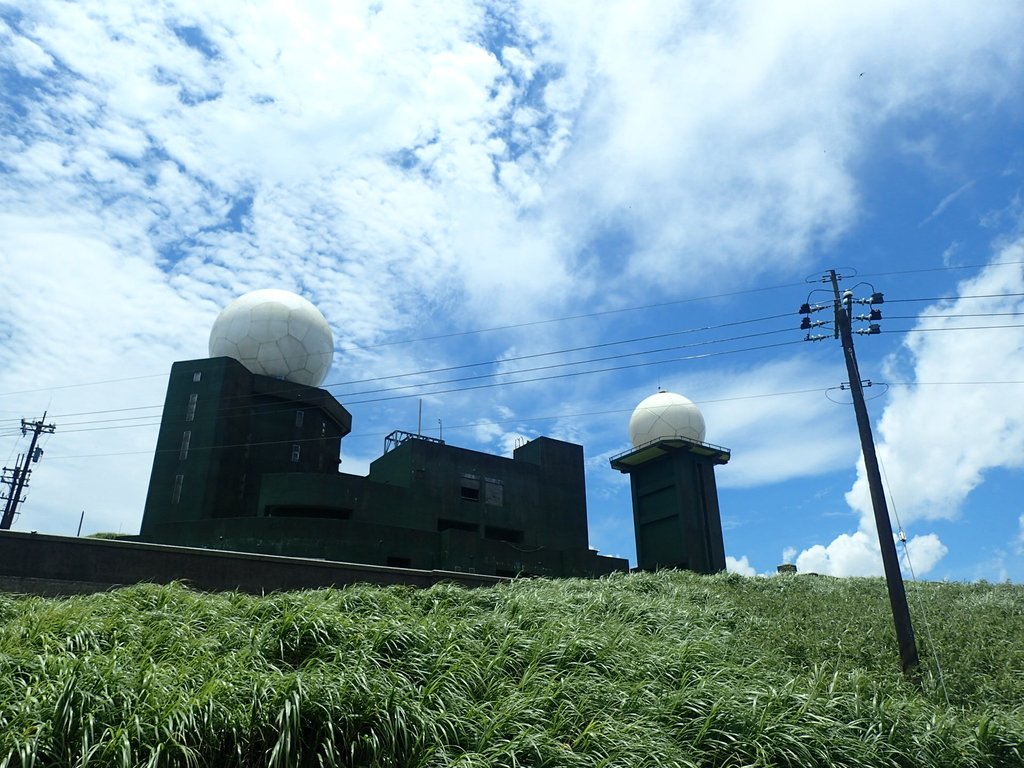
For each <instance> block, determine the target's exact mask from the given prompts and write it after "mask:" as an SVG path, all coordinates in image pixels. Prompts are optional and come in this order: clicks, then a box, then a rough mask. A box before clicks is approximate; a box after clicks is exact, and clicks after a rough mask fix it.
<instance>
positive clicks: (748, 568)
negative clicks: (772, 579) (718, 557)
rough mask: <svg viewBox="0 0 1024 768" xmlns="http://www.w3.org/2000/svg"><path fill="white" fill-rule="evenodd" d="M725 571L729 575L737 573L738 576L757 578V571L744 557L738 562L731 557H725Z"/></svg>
mask: <svg viewBox="0 0 1024 768" xmlns="http://www.w3.org/2000/svg"><path fill="white" fill-rule="evenodd" d="M725 570H727V571H728V572H729V573H738V574H739V575H740V576H757V569H756V568H754V566H752V565H751V564H750V561H749V560H748V559H747V556H746V555H743V557H741V558H739V559H738V560H737V559H736V558H735V557H733V556H732V555H726V556H725Z"/></svg>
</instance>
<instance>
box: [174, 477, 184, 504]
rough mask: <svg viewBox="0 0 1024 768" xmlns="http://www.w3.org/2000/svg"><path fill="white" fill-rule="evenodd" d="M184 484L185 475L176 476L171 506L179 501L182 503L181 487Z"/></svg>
mask: <svg viewBox="0 0 1024 768" xmlns="http://www.w3.org/2000/svg"><path fill="white" fill-rule="evenodd" d="M184 482H185V476H184V475H175V476H174V488H172V489H171V504H177V503H178V502H179V501H181V486H182V484H183V483H184Z"/></svg>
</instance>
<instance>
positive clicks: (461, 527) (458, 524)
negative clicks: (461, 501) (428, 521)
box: [437, 517, 480, 533]
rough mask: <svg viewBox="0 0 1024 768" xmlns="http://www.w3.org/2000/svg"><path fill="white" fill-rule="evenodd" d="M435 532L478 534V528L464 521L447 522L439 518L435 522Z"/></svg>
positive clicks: (445, 519)
mask: <svg viewBox="0 0 1024 768" xmlns="http://www.w3.org/2000/svg"><path fill="white" fill-rule="evenodd" d="M437 530H439V531H471V532H472V533H478V532H479V531H480V526H478V525H477V524H476V523H467V522H465V521H464V520H449V519H447V518H444V517H440V518H438V520H437Z"/></svg>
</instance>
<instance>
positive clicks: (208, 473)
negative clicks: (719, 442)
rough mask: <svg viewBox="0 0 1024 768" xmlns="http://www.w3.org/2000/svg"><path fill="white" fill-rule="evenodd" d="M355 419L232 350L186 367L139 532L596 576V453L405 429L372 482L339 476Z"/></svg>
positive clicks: (178, 369) (408, 563)
mask: <svg viewBox="0 0 1024 768" xmlns="http://www.w3.org/2000/svg"><path fill="white" fill-rule="evenodd" d="M351 427H352V417H351V415H350V414H349V413H348V411H346V410H345V408H344V407H343V406H342V405H341V404H340V403H338V402H337V401H336V400H335V399H334V398H333V397H332V396H331V395H330V393H328V392H326V391H325V390H322V389H318V388H315V387H307V386H302V385H298V384H291V383H288V382H285V381H281V380H278V379H274V378H269V377H266V376H259V375H256V374H252V373H250V372H249V371H248V370H247V369H246V368H245V367H244V366H242V365H241V363H238V362H236V361H235V360H233V359H231V358H227V357H218V358H210V359H202V360H190V361H184V362H179V363H175V364H174V366H173V367H172V369H171V377H170V383H169V385H168V388H167V399H166V402H165V404H164V413H163V420H162V422H161V426H160V432H159V436H158V438H157V450H156V455H155V458H154V461H153V472H152V475H151V477H150V484H149V492H148V495H147V499H146V507H145V512H144V515H143V520H142V529H141V532H140V535H139V539H140V540H142V541H148V542H156V543H165V544H178V545H185V546H195V547H208V548H217V549H226V550H234V551H241V552H257V553H265V554H276V555H290V556H295V557H313V558H324V559H327V560H338V561H345V562H356V563H368V564H374V565H390V566H395V567H404V568H422V569H430V570H435V569H436V570H454V571H466V572H472V573H481V574H493V575H499V576H501V575H504V576H515V575H537V576H596V575H601V574H606V573H610V572H613V571H624V570H627V568H628V562H627V561H626V560H624V559H622V558H612V557H604V556H601V555H598V554H597V553H596V552H595V551H593V550H591V549H590V548H589V542H588V534H587V506H586V489H585V482H584V474H583V449H582V447H581V446H579V445H575V444H573V443H567V442H563V441H560V440H553V439H551V438H547V437H541V438H537V439H536V440H533V441H531V442H529V443H526V444H525V445H523V446H521V447H519V448H517V449H516V450H515V452H514V454H513V456H512V458H511V459H510V458H505V457H501V456H494V455H491V454H486V453H481V452H479V451H471V450H467V449H464V448H457V447H454V446H450V445H447V444H445V443H444V442H443V441H441V440H437V439H434V438H428V437H425V436H422V435H415V434H410V433H405V432H394V433H392V434H391V435H389V437H388V439H387V440H386V441H385V452H384V454H383V455H382V456H381V457H380V458H379V459H377V460H376V461H374V462H373V463H372V464H371V465H370V471H369V474H368V475H367V476H366V477H363V476H358V475H350V474H345V473H342V472H339V471H338V465H339V457H340V455H341V440H342V438H343V437H344V436H345V435H347V434H348V433H349V432H350V431H351Z"/></svg>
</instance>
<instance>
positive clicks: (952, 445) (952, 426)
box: [847, 241, 1024, 524]
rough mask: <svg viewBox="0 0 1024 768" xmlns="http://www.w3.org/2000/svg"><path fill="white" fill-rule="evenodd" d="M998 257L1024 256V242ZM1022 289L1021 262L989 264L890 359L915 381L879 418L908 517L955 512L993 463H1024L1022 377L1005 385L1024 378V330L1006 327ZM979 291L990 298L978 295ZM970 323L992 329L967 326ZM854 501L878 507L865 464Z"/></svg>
mask: <svg viewBox="0 0 1024 768" xmlns="http://www.w3.org/2000/svg"><path fill="white" fill-rule="evenodd" d="M995 261H996V262H1020V261H1024V241H1018V242H1016V243H1014V244H1012V245H1009V246H1007V247H1005V248H1004V249H1002V250H1001V251H1000V252H999V254H998V255H997V258H996V259H995ZM1022 293H1024V270H1022V268H1021V266H1020V265H1019V263H1018V264H1011V265H1009V266H999V265H998V264H995V265H992V266H989V267H987V268H985V269H983V270H982V271H981V272H980V273H979V274H978V275H977V276H976V277H974V278H971V279H970V280H967V281H964V282H963V283H961V284H960V286H959V289H958V291H957V294H958V295H959V296H960V297H963V298H958V299H955V300H952V301H946V302H941V303H938V304H935V305H933V306H931V307H929V308H927V309H926V310H924V311H923V312H922V313H921V316H920V319H919V320H918V322H917V324H916V326H915V330H917V331H918V332H916V333H913V332H912V333H909V334H908V335H907V338H906V341H905V342H904V344H903V347H902V349H901V350H900V351H899V352H898V353H897V354H896V355H895V356H894V357H892V358H890V360H889V361H888V363H887V368H888V373H889V374H891V376H892V378H894V379H896V380H897V381H901V382H903V381H905V382H906V385H903V386H895V387H893V388H892V389H891V394H890V396H889V400H888V402H887V404H886V407H885V409H884V411H883V412H882V416H881V418H880V419H879V422H878V430H877V440H878V456H879V461H880V462H881V464H882V466H883V467H884V468H885V472H886V476H887V478H888V485H889V489H890V491H891V494H892V498H893V499H894V500H895V501H896V503H897V504H898V505H899V506H898V509H899V513H900V516H901V518H902V519H903V522H904V524H910V523H912V522H914V521H916V520H929V519H938V518H946V519H948V518H953V517H955V516H956V515H957V514H958V512H959V510H960V506H961V504H962V502H963V500H964V499H965V498H966V496H967V495H968V494H969V493H970V492H971V491H972V490H973V489H974V488H976V487H977V486H978V485H979V484H981V483H982V482H983V480H984V475H985V472H986V471H987V470H990V469H994V468H1006V469H1017V468H1020V467H1022V466H1024V399H1022V398H1020V397H1018V396H1016V395H1015V394H1014V392H1015V389H1016V388H1018V387H1019V384H1013V383H1007V384H1000V383H998V382H1020V381H1024V359H1022V358H1021V355H1020V349H1021V347H1022V346H1024V328H1020V327H1019V326H1018V327H998V326H1007V325H1010V326H1014V323H1007V322H1006V318H1007V317H1008V316H1010V314H1011V313H1021V312H1024V300H1022V298H1021V295H1020V294H1022ZM1014 294H1016V295H1014ZM977 296H983V297H986V298H969V297H977ZM962 326H975V327H977V326H992V330H974V331H971V332H969V333H967V332H961V333H958V332H957V331H956V330H955V329H956V328H957V327H962ZM939 414H941V417H940V418H937V415H939ZM847 501H848V502H849V504H850V506H851V507H853V508H854V509H856V510H858V511H860V512H861V513H862V514H866V513H867V511H868V510H870V494H869V493H868V487H867V478H866V476H865V474H864V469H863V463H861V465H859V466H858V476H857V481H856V483H855V484H854V486H853V488H851V489H850V492H849V493H848V494H847Z"/></svg>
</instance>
